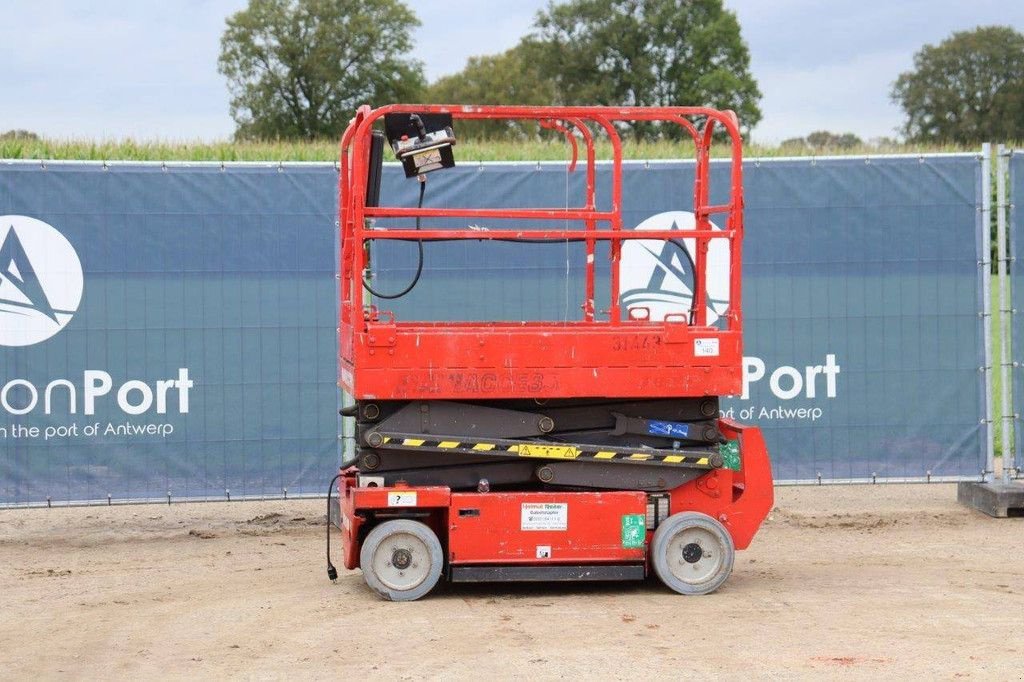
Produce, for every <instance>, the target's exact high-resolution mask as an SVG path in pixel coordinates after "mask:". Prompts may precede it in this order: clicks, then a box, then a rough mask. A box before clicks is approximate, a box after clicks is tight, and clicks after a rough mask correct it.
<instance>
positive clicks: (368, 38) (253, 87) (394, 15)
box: [218, 0, 424, 139]
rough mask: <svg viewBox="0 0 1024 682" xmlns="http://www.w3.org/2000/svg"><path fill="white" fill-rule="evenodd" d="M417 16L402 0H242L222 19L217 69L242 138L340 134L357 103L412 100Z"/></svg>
mask: <svg viewBox="0 0 1024 682" xmlns="http://www.w3.org/2000/svg"><path fill="white" fill-rule="evenodd" d="M418 25H419V20H418V19H417V18H416V15H415V14H413V12H412V11H411V10H410V9H409V8H408V7H406V6H405V5H404V4H403V3H402V2H401V1H400V0H249V5H248V7H246V8H245V9H244V10H242V11H240V12H237V13H236V14H234V15H232V16H231V17H229V18H228V20H227V29H226V30H225V32H224V35H223V37H222V38H221V53H220V59H219V61H218V67H219V70H220V72H221V73H222V74H224V76H226V77H227V79H228V86H229V89H230V92H231V116H232V117H233V118H234V119H235V122H236V123H237V124H238V130H237V133H236V135H237V136H238V137H240V138H306V139H312V138H317V137H323V136H338V135H340V134H341V132H342V131H344V129H345V126H346V125H347V124H348V121H349V119H350V118H351V117H352V114H353V112H354V111H355V109H356V107H358V106H359V105H360V104H364V103H370V104H381V103H387V102H403V101H406V102H407V101H412V100H415V99H417V98H418V97H419V95H420V94H421V93H422V90H423V87H424V77H423V67H422V65H421V64H420V63H418V62H416V61H414V60H411V59H409V58H408V57H406V55H407V53H408V52H409V50H410V49H411V47H412V37H411V33H412V30H413V29H414V28H415V27H417V26H418Z"/></svg>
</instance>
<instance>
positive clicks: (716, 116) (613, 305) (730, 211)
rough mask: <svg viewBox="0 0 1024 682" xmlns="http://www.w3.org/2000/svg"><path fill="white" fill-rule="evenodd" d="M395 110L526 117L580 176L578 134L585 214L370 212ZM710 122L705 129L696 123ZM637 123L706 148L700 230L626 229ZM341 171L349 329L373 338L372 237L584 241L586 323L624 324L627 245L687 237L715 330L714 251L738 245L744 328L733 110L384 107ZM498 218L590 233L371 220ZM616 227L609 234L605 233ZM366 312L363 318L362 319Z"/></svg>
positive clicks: (345, 142)
mask: <svg viewBox="0 0 1024 682" xmlns="http://www.w3.org/2000/svg"><path fill="white" fill-rule="evenodd" d="M388 113H438V114H442V113H444V114H451V115H452V116H453V118H455V119H469V120H473V119H518V120H536V121H537V122H538V123H539V124H540V125H541V126H543V127H547V128H551V129H553V130H556V131H559V132H561V133H562V134H563V135H565V136H566V137H567V138H568V139H569V140H570V144H571V145H572V161H571V163H570V171H571V170H572V169H574V168H575V166H576V162H577V160H578V158H577V157H578V149H577V145H576V140H575V136H574V133H573V129H575V130H577V131H579V134H580V135H581V137H582V138H583V139H584V141H585V143H586V152H587V194H586V203H585V205H584V206H582V207H573V208H532V209H488V208H418V209H417V208H400V207H366V206H365V197H366V178H367V170H368V164H369V139H370V132H371V130H372V128H373V126H374V124H375V123H376V122H377V121H378V120H379V119H381V118H382V117H383V116H384V115H385V114H388ZM693 118H696V119H700V120H702V121H703V122H704V124H703V128H702V129H701V128H698V126H697V125H695V124H694V122H693V121H692V120H690V119H693ZM630 121H664V122H667V123H671V124H674V125H679V126H681V127H682V128H683V129H684V130H686V131H687V133H688V134H689V135H690V137H691V139H692V140H693V143H694V147H695V150H696V162H697V165H696V171H695V176H694V194H693V199H694V201H693V211H694V214H695V215H696V224H695V228H694V229H692V230H657V231H653V230H652V231H646V230H645V231H642V232H637V231H633V230H623V229H622V227H623V226H622V140H621V138H620V136H619V134H618V130H617V128H616V124H617V123H623V122H630ZM587 123H590V124H592V125H595V126H597V127H599V128H601V129H603V130H604V132H605V134H606V135H607V136H608V139H609V141H610V143H611V146H612V159H611V161H612V177H611V208H610V210H607V211H598V210H597V207H596V191H597V189H596V151H595V144H594V138H593V135H592V134H591V131H590V129H589V127H588V125H587ZM716 125H717V126H721V129H722V130H724V131H725V133H726V135H727V136H728V137H729V141H730V142H731V146H732V155H731V161H732V163H731V178H730V188H729V189H730V192H729V201H728V203H725V204H720V205H710V204H709V197H710V155H711V143H712V141H713V136H714V132H715V128H716ZM340 148H341V160H340V166H339V202H338V205H339V223H340V224H339V229H340V230H341V252H340V254H339V257H340V260H339V272H340V273H341V282H340V287H339V295H340V298H341V322H342V324H343V325H353V326H354V327H355V329H354V331H357V332H362V331H365V329H366V326H367V320H366V319H365V316H364V315H363V314H362V312H361V311H362V310H363V307H364V306H363V287H362V276H363V271H364V269H365V265H366V253H365V246H364V245H365V243H366V242H367V241H372V240H381V239H383V240H386V239H404V240H434V239H476V240H481V239H487V240H493V239H504V240H509V239H512V240H514V239H542V240H544V239H550V240H552V241H555V240H562V239H579V240H581V241H584V242H585V244H586V255H587V263H586V273H587V275H586V276H587V282H586V294H585V297H586V298H585V300H584V301H583V304H582V306H583V312H584V315H583V318H584V322H590V323H595V324H611V325H619V324H622V323H623V320H622V318H621V311H620V305H619V289H620V282H619V262H620V259H621V252H622V241H623V240H625V239H680V238H692V239H694V241H695V244H696V250H695V254H694V270H695V273H694V292H693V295H694V301H693V307H694V309H695V313H694V319H693V320H692V323H693V325H695V326H705V325H706V324H707V277H706V275H707V273H706V270H707V254H708V249H709V245H710V242H711V240H712V239H727V240H728V241H729V244H730V258H729V262H730V273H729V298H730V302H729V311H728V315H727V322H728V327H729V329H730V330H739V329H740V328H741V325H742V313H741V305H740V300H741V299H740V291H741V290H740V268H741V267H742V260H741V241H742V234H743V216H742V208H743V198H742V197H743V193H742V183H743V178H742V164H741V159H742V149H741V137H740V131H739V123H738V120H737V119H736V115H735V114H734V113H733V112H731V111H718V110H714V109H708V108H704V107H650V108H647V107H573V106H570V107H525V106H457V105H453V106H444V105H390V106H385V107H381V108H379V109H371V108H370V107H368V106H363V107H360V108H359V110H358V111H357V112H356V116H355V117H354V118H353V120H352V122H351V124H350V125H349V127H348V129H347V130H346V131H345V133H344V135H343V136H342V139H341V144H340ZM721 213H725V214H727V219H726V220H727V221H726V225H725V229H724V230H721V231H716V230H712V229H711V221H710V216H711V215H714V214H721ZM370 217H372V218H414V217H421V218H492V219H528V220H551V221H554V220H560V221H568V220H572V221H578V222H582V223H583V225H584V229H582V230H579V229H574V230H568V229H529V230H526V229H492V230H486V231H480V230H458V229H456V230H451V229H423V230H409V229H393V228H383V229H368V228H367V227H366V222H365V221H366V218H370ZM599 224H606V225H607V229H598V226H599ZM597 240H607V241H609V242H610V260H611V264H610V292H609V294H610V307H609V310H608V314H609V320H608V322H607V323H603V322H602V323H598V322H596V320H595V319H594V318H595V313H596V311H595V310H594V297H595V291H594V288H595V284H594V281H595V262H594V260H595V257H594V254H595V249H596V242H597ZM354 311H360V313H359V314H353V313H354Z"/></svg>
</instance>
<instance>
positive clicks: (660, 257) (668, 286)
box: [619, 211, 729, 325]
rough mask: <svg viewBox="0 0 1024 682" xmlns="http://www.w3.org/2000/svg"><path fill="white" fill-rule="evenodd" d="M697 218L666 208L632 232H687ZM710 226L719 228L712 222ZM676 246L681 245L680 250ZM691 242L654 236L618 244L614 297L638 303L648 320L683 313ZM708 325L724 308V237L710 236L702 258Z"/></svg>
mask: <svg viewBox="0 0 1024 682" xmlns="http://www.w3.org/2000/svg"><path fill="white" fill-rule="evenodd" d="M696 224H697V221H696V217H695V216H694V214H693V213H691V212H689V211H667V212H665V213H658V214H656V215H653V216H651V217H650V218H648V219H647V220H645V221H643V222H642V223H640V224H639V225H637V226H636V229H637V230H692V229H694V227H695V226H696ZM711 226H712V228H713V229H715V230H721V229H722V228H720V227H718V226H717V225H715V224H714V223H712V225H711ZM679 244H682V245H683V246H685V247H686V252H685V253H684V252H683V250H682V249H681V248H679ZM696 252H697V240H696V239H693V238H692V237H688V238H686V239H680V240H676V243H672V242H668V241H663V240H660V239H657V240H655V239H629V240H626V241H625V243H624V244H623V246H622V261H621V262H620V265H619V277H620V291H621V292H622V293H621V294H620V296H619V300H620V301H621V303H622V305H623V306H625V307H626V308H629V307H635V306H643V307H646V308H649V309H650V311H651V319H652V320H655V321H658V320H663V319H665V315H667V314H681V315H686V314H687V313H689V311H690V307H691V306H692V305H693V274H694V273H693V267H694V266H693V259H694V254H695V253H696ZM707 297H708V298H707V302H708V312H707V316H708V324H709V325H711V324H714V323H715V321H716V320H718V318H719V316H720V315H723V314H724V313H725V311H726V309H727V308H728V307H729V240H728V239H712V240H711V241H710V242H709V244H708V260H707Z"/></svg>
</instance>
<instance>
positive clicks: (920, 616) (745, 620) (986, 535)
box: [0, 484, 1024, 680]
mask: <svg viewBox="0 0 1024 682" xmlns="http://www.w3.org/2000/svg"><path fill="white" fill-rule="evenodd" d="M955 498H956V491H955V489H954V487H953V486H950V485H934V484H933V485H929V486H924V485H921V486H896V485H889V486H883V485H878V486H858V487H808V488H782V489H779V490H778V492H777V508H776V510H775V511H774V512H773V513H772V516H771V518H770V519H769V521H768V522H767V523H766V525H765V526H764V528H763V529H762V531H761V533H760V535H759V536H758V537H757V538H756V539H755V541H754V545H753V547H752V548H751V549H750V550H748V551H746V552H740V553H739V554H738V556H737V561H736V568H735V572H734V573H733V575H732V577H731V578H730V580H729V581H728V582H727V583H726V584H725V586H724V587H723V588H722V589H721V590H719V591H718V592H717V593H715V594H713V595H710V596H706V597H690V598H686V597H680V596H676V595H674V594H672V593H670V592H668V591H666V590H665V589H664V588H662V587H661V586H660V585H658V584H657V583H656V582H649V583H644V584H633V583H620V584H602V585H578V586H564V585H559V586H551V587H547V586H536V585H529V586H528V585H512V586H509V585H472V586H442V587H440V588H439V589H438V590H436V591H435V592H434V593H433V594H432V595H430V596H429V597H428V598H426V599H425V600H423V601H419V602H413V603H405V604H393V603H388V602H382V601H379V600H378V599H377V598H376V597H375V596H374V595H373V594H372V593H371V592H370V590H369V589H368V588H367V587H366V586H365V585H364V583H363V580H362V577H361V575H360V574H359V572H358V571H355V572H351V573H350V572H345V571H344V570H342V575H341V577H340V579H339V580H338V582H337V583H336V584H332V583H330V582H329V581H328V580H327V578H326V575H325V570H324V560H323V529H324V526H323V513H324V502H323V501H322V500H317V501H288V502H234V503H214V504H176V505H174V506H171V507H162V506H122V507H112V508H106V507H98V508H76V509H56V508H55V509H49V510H47V509H33V510H5V511H0V588H2V589H0V613H2V617H0V678H4V679H26V678H29V679H34V678H83V677H88V678H96V677H99V676H104V677H113V678H141V677H150V676H155V677H158V678H186V677H188V678H195V677H203V678H222V677H242V678H285V677H292V676H296V675H299V676H302V677H314V678H327V677H333V678H339V679H342V680H345V679H350V680H351V679H361V678H373V679H376V678H381V679H383V678H389V679H392V680H395V679H418V678H432V679H442V678H444V679H449V678H464V679H468V678H484V677H486V678H497V679H506V678H512V677H530V678H543V679H547V678H552V679H557V678H569V679H573V678H578V677H582V676H584V675H585V676H588V677H591V678H602V679H626V678H630V679H636V678H639V677H654V676H656V677H655V679H680V678H682V677H683V676H686V677H689V676H692V675H695V674H713V675H716V676H719V677H725V678H749V677H751V676H755V677H768V678H779V679H791V678H804V677H822V676H828V677H834V676H842V677H847V678H864V679H868V678H876V679H877V678H879V677H881V676H885V677H891V676H897V677H901V678H906V677H911V676H922V675H924V676H926V677H927V678H928V679H932V678H935V677H940V678H945V679H949V678H957V677H968V678H974V679H985V680H991V679H1007V680H1009V679H1020V678H1021V677H1022V675H1024V519H1020V518H1015V519H1001V520H995V519H990V518H988V517H985V516H983V515H981V514H978V513H976V512H972V511H969V510H967V509H964V508H962V507H959V506H958V505H957V504H956V501H955ZM865 510H867V511H865Z"/></svg>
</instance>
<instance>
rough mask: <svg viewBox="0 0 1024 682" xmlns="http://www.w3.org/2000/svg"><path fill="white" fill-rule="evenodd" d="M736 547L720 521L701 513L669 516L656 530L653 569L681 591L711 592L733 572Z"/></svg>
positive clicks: (664, 580) (652, 553)
mask: <svg viewBox="0 0 1024 682" xmlns="http://www.w3.org/2000/svg"><path fill="white" fill-rule="evenodd" d="M735 558H736V548H735V546H734V545H733V542H732V536H731V535H729V531H727V530H726V529H725V526H723V525H722V524H721V523H719V522H718V521H716V520H715V519H713V518H711V517H710V516H708V515H707V514H701V513H700V512H681V513H679V514H673V515H672V516H670V517H668V518H667V519H666V520H665V521H664V522H662V524H661V525H660V526H658V529H657V530H656V531H654V538H653V540H652V542H651V563H652V564H654V572H655V573H657V574H658V577H659V578H661V582H663V583H665V584H666V585H667V586H668V587H669V588H671V589H673V590H675V591H676V592H678V593H679V594H688V595H689V594H708V593H709V592H714V591H715V590H716V589H718V588H719V587H720V586H721V585H722V583H724V582H725V581H726V579H727V578H728V577H729V574H731V573H732V565H733V561H734V560H735Z"/></svg>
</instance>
